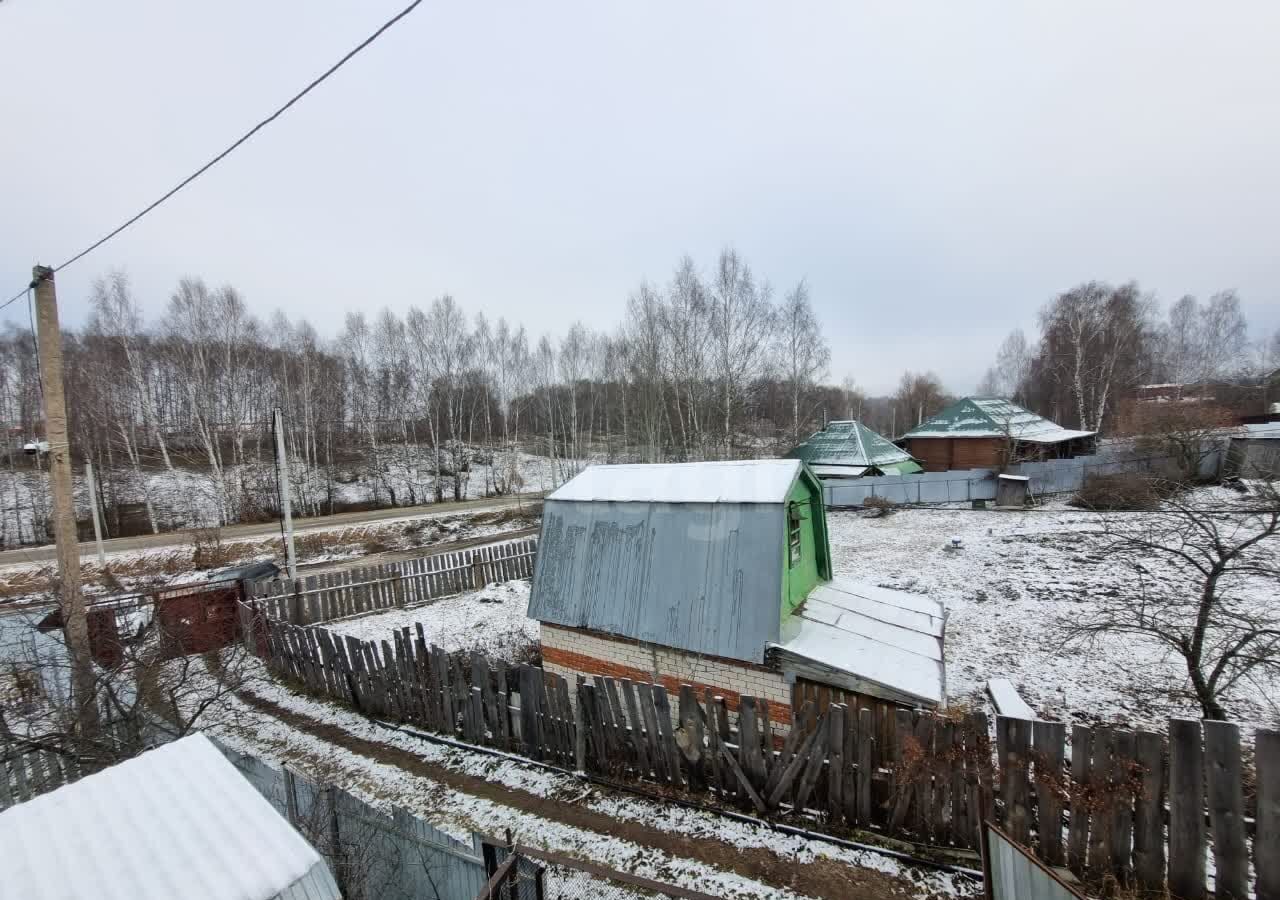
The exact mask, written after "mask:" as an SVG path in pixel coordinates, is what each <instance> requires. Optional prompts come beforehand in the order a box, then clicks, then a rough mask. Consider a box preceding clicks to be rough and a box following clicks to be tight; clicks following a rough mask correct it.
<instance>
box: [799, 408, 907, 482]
mask: <svg viewBox="0 0 1280 900" xmlns="http://www.w3.org/2000/svg"><path fill="white" fill-rule="evenodd" d="M787 457H788V458H790V459H799V460H803V461H804V463H805V464H806V465H808V466H809V468H811V469H812V470H813V472H814V474H815V475H817V476H818V477H819V478H821V479H823V480H826V479H831V478H860V477H862V476H863V475H913V474H915V473H916V472H923V471H924V469H923V468H922V467H921V466H920V464H919V463H918V462H916V461H915V460H914V459H912V458H911V454H910V453H908V452H907V451H905V450H903V449H902V448H901V447H899V446H897V445H896V444H894V443H893V442H892V441H890V440H889V439H888V438H887V437H885V436H884V435H882V434H878V433H876V432H874V431H872V430H871V429H870V428H868V427H867V426H866V425H863V424H862V423H861V422H859V421H857V420H853V419H849V420H844V421H838V422H828V423H827V425H826V427H825V428H823V429H822V430H821V431H815V432H814V433H813V434H812V435H810V436H809V439H808V440H806V441H805V442H804V443H802V444H800V445H799V446H797V447H796V448H794V449H793V450H792V451H791V452H790V453H788V454H787Z"/></svg>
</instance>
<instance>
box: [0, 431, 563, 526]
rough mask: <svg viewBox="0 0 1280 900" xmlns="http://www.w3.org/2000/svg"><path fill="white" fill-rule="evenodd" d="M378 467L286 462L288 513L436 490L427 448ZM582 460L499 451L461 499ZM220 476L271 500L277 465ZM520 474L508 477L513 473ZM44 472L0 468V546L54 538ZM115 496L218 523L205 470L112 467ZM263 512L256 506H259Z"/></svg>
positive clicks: (532, 483) (551, 485) (413, 497)
mask: <svg viewBox="0 0 1280 900" xmlns="http://www.w3.org/2000/svg"><path fill="white" fill-rule="evenodd" d="M383 463H384V465H383V466H382V467H380V470H379V471H378V472H374V471H373V469H372V466H369V465H346V466H335V467H334V473H333V477H334V482H333V483H332V485H330V484H329V483H328V479H327V477H326V475H325V473H324V472H322V471H320V470H316V469H310V468H308V467H306V466H304V465H302V464H300V463H296V464H295V465H294V466H293V467H292V469H291V477H292V478H293V491H292V494H293V498H294V499H293V503H294V506H293V513H294V515H295V516H308V515H321V514H323V513H326V512H328V506H327V501H328V491H329V490H330V488H331V489H332V491H333V495H334V500H335V501H336V502H337V503H338V504H339V505H340V506H343V505H349V504H376V505H378V506H391V505H393V504H392V503H391V494H392V492H394V494H395V499H396V503H397V504H400V505H415V504H423V503H429V502H431V500H432V499H433V497H434V493H433V489H432V486H433V480H434V476H433V474H432V461H431V459H430V458H429V454H428V453H427V451H426V450H425V449H418V450H417V451H416V452H409V453H405V452H403V451H397V452H395V453H390V452H388V458H387V459H386V460H384V461H383ZM586 465H587V463H586V462H585V461H582V460H567V459H551V458H549V457H545V456H535V455H533V454H529V453H524V452H518V453H516V454H515V457H514V460H511V459H510V458H509V457H507V456H504V455H503V454H497V455H496V456H495V457H494V462H493V463H492V464H480V463H473V464H472V466H471V470H470V472H468V473H467V478H466V483H465V490H464V492H463V499H467V500H477V499H482V498H484V497H489V496H494V495H495V491H494V485H495V480H497V479H501V480H502V481H503V483H504V484H511V485H512V486H513V487H516V488H518V490H519V491H520V492H522V493H533V492H545V491H550V490H553V489H555V488H556V487H558V486H559V485H560V484H563V483H564V482H565V481H566V480H568V479H569V478H572V477H573V476H574V475H575V474H577V473H578V472H579V471H581V470H582V469H583V468H584V467H585V466H586ZM224 472H225V475H224V477H225V481H226V485H227V489H228V493H229V495H230V496H231V497H232V498H233V499H234V498H236V497H256V498H260V500H259V501H258V502H260V503H263V504H265V503H267V502H268V501H270V502H272V503H274V497H275V491H276V486H275V468H274V466H273V465H272V464H271V463H269V462H265V463H246V464H245V465H242V466H228V467H227V468H226V469H225V470H224ZM513 473H514V474H515V475H516V476H517V477H516V478H515V479H512V478H511V475H512V474H513ZM82 476H83V472H81V471H79V470H77V472H76V473H75V502H76V515H77V516H78V517H79V518H80V519H87V518H88V516H89V505H88V490H87V488H86V486H85V482H84V479H83V477H82ZM47 480H48V473H47V472H43V471H40V472H37V471H34V470H22V471H5V470H0V549H2V548H10V547H17V546H21V545H27V544H33V543H36V544H39V543H47V542H50V541H52V531H51V529H52V526H51V525H49V524H48V523H49V509H48V506H49V501H48V487H47V484H46V482H47ZM443 480H444V487H443V490H444V499H445V500H446V501H450V500H452V499H453V479H452V477H445V478H444V479H443ZM113 487H114V490H115V492H116V496H117V497H118V498H119V499H120V501H121V502H123V503H142V502H143V501H144V499H147V498H149V499H150V501H151V504H152V507H153V509H154V511H155V514H156V519H157V522H158V523H159V526H160V528H161V530H164V531H173V530H179V529H183V528H198V527H210V526H213V525H216V524H218V520H219V515H220V510H219V503H218V490H217V485H216V483H215V481H214V478H213V475H212V474H211V473H210V472H208V471H199V470H192V469H182V468H179V469H176V470H174V471H172V472H169V471H164V470H160V471H146V472H144V473H143V474H142V477H141V478H138V477H136V476H135V475H134V473H133V472H132V471H129V470H120V471H117V472H115V473H113ZM228 512H229V515H230V519H231V522H232V523H234V522H236V521H239V520H240V519H241V518H242V516H241V513H246V514H247V513H248V512H249V510H247V509H244V510H237V509H236V508H232V509H230V510H229V511H228ZM258 512H259V513H260V512H261V511H260V510H259V511H258Z"/></svg>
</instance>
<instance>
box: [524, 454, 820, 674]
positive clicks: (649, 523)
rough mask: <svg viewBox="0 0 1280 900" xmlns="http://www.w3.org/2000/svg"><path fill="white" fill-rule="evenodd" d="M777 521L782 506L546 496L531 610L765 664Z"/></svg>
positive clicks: (781, 535) (775, 615)
mask: <svg viewBox="0 0 1280 900" xmlns="http://www.w3.org/2000/svg"><path fill="white" fill-rule="evenodd" d="M791 465H793V466H799V462H798V461H794V460H793V461H791ZM785 529H786V521H785V507H784V506H783V505H782V504H781V503H683V502H682V503H659V502H651V503H600V502H592V501H588V500H564V499H559V498H558V497H556V496H554V495H553V496H552V497H551V498H548V500H547V502H546V504H545V506H544V507H543V514H542V537H541V540H540V542H539V544H538V558H537V564H536V569H535V572H534V576H533V588H532V591H531V593H530V596H529V615H530V617H531V618H534V619H538V620H539V621H542V622H548V623H550V624H554V625H565V626H570V627H575V628H590V629H594V630H597V631H603V632H608V633H610V634H618V635H622V636H625V637H630V638H634V639H636V640H641V641H648V642H651V643H654V644H660V645H663V646H666V647H676V648H678V649H681V650H688V651H690V652H695V653H708V654H712V655H714V656H724V657H729V658H731V659H739V660H744V661H747V662H754V663H759V662H762V661H763V659H764V649H765V645H766V644H767V643H769V642H770V641H776V640H777V639H778V628H779V619H780V615H781V602H782V577H783V570H784V566H783V553H784V552H785V549H786V530H785Z"/></svg>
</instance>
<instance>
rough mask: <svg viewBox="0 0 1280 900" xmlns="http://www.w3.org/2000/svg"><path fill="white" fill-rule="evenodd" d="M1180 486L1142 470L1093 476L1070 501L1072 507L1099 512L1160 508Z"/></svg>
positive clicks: (1086, 480)
mask: <svg viewBox="0 0 1280 900" xmlns="http://www.w3.org/2000/svg"><path fill="white" fill-rule="evenodd" d="M1177 489H1178V486H1177V484H1176V483H1174V482H1172V481H1169V480H1167V479H1164V478H1156V477H1154V476H1152V475H1147V474H1144V473H1142V472H1121V473H1119V474H1116V475H1090V476H1089V477H1088V478H1087V479H1085V483H1084V487H1082V488H1080V490H1078V491H1076V493H1075V495H1074V496H1073V497H1072V498H1071V499H1070V500H1069V501H1068V504H1069V505H1070V506H1077V507H1080V508H1081V509H1089V510H1095V511H1099V512H1101V511H1108V510H1118V509H1125V510H1128V509H1158V508H1159V506H1160V503H1161V502H1162V501H1163V500H1165V499H1166V498H1168V497H1170V496H1172V495H1173V493H1174V492H1175V491H1176V490H1177Z"/></svg>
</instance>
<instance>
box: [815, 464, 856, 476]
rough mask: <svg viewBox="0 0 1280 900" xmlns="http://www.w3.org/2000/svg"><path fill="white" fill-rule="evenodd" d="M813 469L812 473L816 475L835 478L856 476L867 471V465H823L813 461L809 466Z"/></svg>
mask: <svg viewBox="0 0 1280 900" xmlns="http://www.w3.org/2000/svg"><path fill="white" fill-rule="evenodd" d="M809 468H810V469H813V474H814V475H817V476H818V477H820V478H821V477H823V476H827V477H836V478H856V477H858V476H859V475H861V474H862V473H863V472H865V471H867V469H868V468H869V467H868V466H840V465H825V464H823V463H815V464H814V465H811V466H810V467H809Z"/></svg>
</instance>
